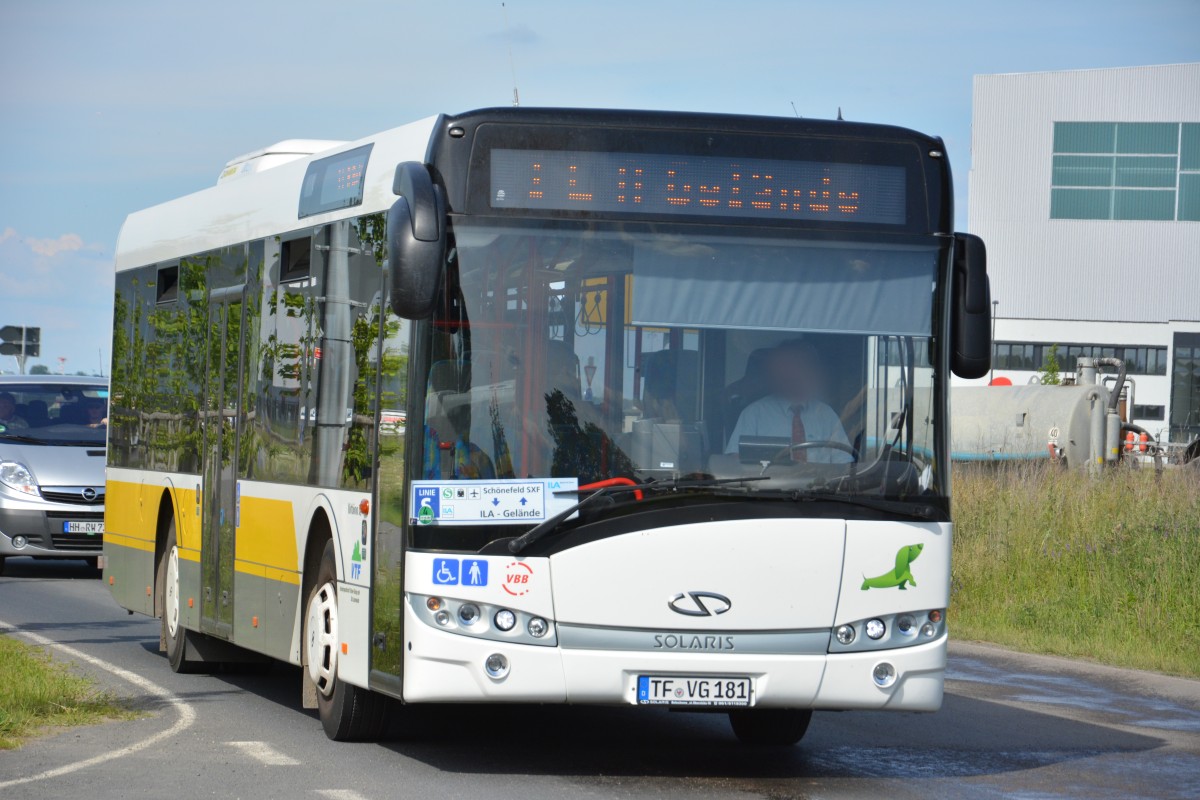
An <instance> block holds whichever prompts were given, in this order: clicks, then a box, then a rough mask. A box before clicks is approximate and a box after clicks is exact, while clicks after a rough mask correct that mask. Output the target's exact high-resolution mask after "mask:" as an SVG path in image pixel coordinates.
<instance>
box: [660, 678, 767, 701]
mask: <svg viewBox="0 0 1200 800" xmlns="http://www.w3.org/2000/svg"><path fill="white" fill-rule="evenodd" d="M753 689H754V686H753V683H752V682H751V680H750V679H749V678H714V677H701V676H694V677H690V676H686V675H640V676H638V692H637V696H638V704H639V705H644V706H647V705H648V706H654V705H663V706H748V705H750V697H751V696H752V694H753Z"/></svg>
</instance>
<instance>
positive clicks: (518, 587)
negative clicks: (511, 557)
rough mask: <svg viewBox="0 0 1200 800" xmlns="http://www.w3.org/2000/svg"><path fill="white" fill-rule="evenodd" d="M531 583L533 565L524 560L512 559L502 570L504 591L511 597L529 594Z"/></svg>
mask: <svg viewBox="0 0 1200 800" xmlns="http://www.w3.org/2000/svg"><path fill="white" fill-rule="evenodd" d="M532 583H533V567H531V566H529V565H528V564H526V563H525V562H524V561H512V562H509V565H508V566H507V567H505V570H504V583H503V584H502V585H503V587H504V591H506V592H508V593H509V594H511V595H512V596H513V597H520V596H521V595H524V594H529V590H530V589H531V588H532Z"/></svg>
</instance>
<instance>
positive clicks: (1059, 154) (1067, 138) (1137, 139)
mask: <svg viewBox="0 0 1200 800" xmlns="http://www.w3.org/2000/svg"><path fill="white" fill-rule="evenodd" d="M1053 155H1054V157H1053V167H1052V171H1051V178H1050V182H1051V189H1050V218H1051V219H1119V220H1181V221H1200V123H1191V122H1184V123H1178V122H1056V123H1054V154H1053Z"/></svg>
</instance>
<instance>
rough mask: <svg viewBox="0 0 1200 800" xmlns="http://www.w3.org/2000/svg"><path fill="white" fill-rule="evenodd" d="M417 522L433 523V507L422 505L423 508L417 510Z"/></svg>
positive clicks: (423, 523)
mask: <svg viewBox="0 0 1200 800" xmlns="http://www.w3.org/2000/svg"><path fill="white" fill-rule="evenodd" d="M417 522H419V523H421V524H422V525H432V524H433V509H432V508H430V507H429V506H421V510H420V511H418V512H417Z"/></svg>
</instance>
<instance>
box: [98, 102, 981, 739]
mask: <svg viewBox="0 0 1200 800" xmlns="http://www.w3.org/2000/svg"><path fill="white" fill-rule="evenodd" d="M316 147H320V148H324V149H321V150H320V151H319V152H313V153H308V154H306V153H305V152H304V151H305V150H313V149H316V148H315V147H313V146H307V147H306V146H305V143H303V142H300V143H294V142H293V143H285V145H284V146H278V147H276V148H268V149H267V150H265V151H260V152H259V153H257V154H251V155H250V156H248V157H244V158H242V159H238V160H235V161H233V162H230V166H229V167H228V168H227V169H226V170H225V172H224V173H222V176H221V178H220V180H219V181H218V185H217V186H215V187H213V188H210V189H206V190H204V191H200V192H197V193H195V194H192V195H188V196H186V197H183V198H180V199H178V200H174V201H172V202H169V203H165V204H163V205H160V206H156V207H154V208H150V209H147V210H145V211H141V212H138V213H135V214H132V215H131V216H130V217H129V218H128V220H127V221H126V223H125V225H124V228H123V229H122V232H121V237H120V242H119V245H118V248H117V255H116V270H117V274H116V295H115V305H114V334H113V365H112V399H111V404H112V409H111V414H110V438H109V447H108V458H109V467H108V486H107V492H108V502H107V505H106V517H105V526H106V527H105V542H104V548H105V551H104V552H105V561H106V566H105V577H106V580H107V582H108V584H109V586H110V588H111V590H112V593H113V595H114V597H115V598H116V600H117V601H118V602H119V603H120V604H121V605H122V606H124V607H126V608H128V609H130V610H132V611H139V612H142V613H145V614H152V615H155V616H160V617H161V618H162V647H163V649H164V650H165V651H166V652H167V654H168V656H169V660H170V664H171V666H172V667H173V668H174V669H176V670H178V671H187V670H197V669H208V668H211V667H212V665H214V664H220V663H223V662H229V661H236V660H242V659H246V658H257V657H262V656H266V657H270V658H274V659H279V660H282V661H287V662H290V663H292V664H297V665H302V666H303V668H304V669H303V670H302V674H303V676H304V677H303V686H302V687H300V688H301V690H302V695H303V697H304V700H305V703H306V704H307V705H309V706H310V707H311V706H316V707H317V708H318V709H319V712H320V717H321V720H322V723H323V725H324V728H325V730H326V732H327V733H328V735H329V736H330V737H331V738H334V739H365V738H370V737H372V736H376V735H377V734H378V733H379V732H380V730H381V725H382V723H383V720H384V713H385V708H387V707H388V703H389V702H390V700H389V698H391V699H395V700H399V701H402V702H404V703H456V702H532V703H568V702H569V703H589V704H628V705H631V706H669V707H672V708H680V709H691V710H709V711H711V710H713V709H718V710H721V711H723V712H727V713H728V714H729V717H730V720H731V723H732V726H733V730H734V732H735V733H736V735H737V736H738V737H739V738H740V739H742V740H743V741H747V742H756V743H793V742H796V741H798V740H799V739H800V738H801V737H802V736H803V735H804V732H805V730H806V728H807V726H808V723H809V719H810V717H811V715H812V711H813V710H814V709H890V710H896V711H933V710H935V709H937V708H938V707H939V706H940V704H941V700H942V684H943V675H944V669H945V663H946V636H947V629H946V607H947V604H948V601H949V591H950V539H951V524H950V498H949V493H950V475H949V467H950V463H949V459H948V441H949V439H948V435H947V424H948V415H947V389H948V386H949V378H950V373H951V372H952V371H953V372H955V373H956V374H959V375H963V376H965V377H978V376H980V375H982V374H984V373H985V372H986V370H987V366H988V361H989V355H990V354H989V349H990V339H989V336H988V312H989V307H988V306H989V302H988V288H987V276H986V271H985V266H984V251H983V246H982V243H981V242H980V241H979V240H978V239H976V238H974V237H971V236H966V235H962V234H955V233H953V232H952V228H951V220H952V218H953V214H952V209H951V181H950V170H949V165H948V163H947V159H946V156H945V154H944V150H943V145H942V143H941V141H940V140H939V139H936V138H933V137H929V136H925V135H922V134H918V133H915V132H912V131H908V130H903V129H900V128H894V127H886V126H877V125H865V124H855V123H849V122H840V121H838V122H825V121H815V120H800V119H775V118H756V117H736V116H718V115H701V114H675V113H657V112H617V111H580V110H545V109H543V110H539V109H491V110H482V111H475V112H470V113H466V114H462V115H459V116H442V117H438V118H436V119H428V120H424V121H421V122H417V123H414V124H411V125H406V126H403V127H400V128H396V129H393V130H390V131H385V132H383V133H380V134H378V135H375V136H371V137H368V138H366V139H362V140H360V141H357V142H350V143H329V142H324V143H320V144H319V145H317V146H316Z"/></svg>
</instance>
